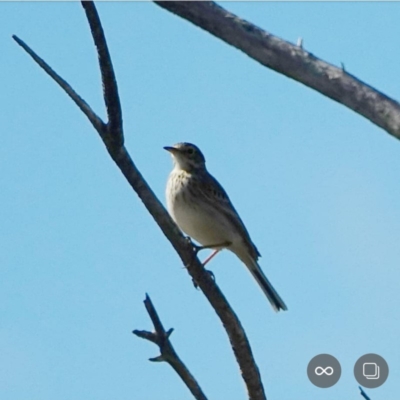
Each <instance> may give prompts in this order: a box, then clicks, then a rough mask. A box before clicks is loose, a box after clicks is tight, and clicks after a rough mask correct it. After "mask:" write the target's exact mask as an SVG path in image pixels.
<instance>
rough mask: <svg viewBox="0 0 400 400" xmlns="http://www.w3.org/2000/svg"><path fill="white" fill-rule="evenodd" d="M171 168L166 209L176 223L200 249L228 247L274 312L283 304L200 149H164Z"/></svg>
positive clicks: (184, 145)
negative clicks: (246, 269)
mask: <svg viewBox="0 0 400 400" xmlns="http://www.w3.org/2000/svg"><path fill="white" fill-rule="evenodd" d="M164 149H165V150H167V151H169V152H170V153H171V154H172V157H173V160H174V169H173V170H172V172H171V174H170V175H169V178H168V182H167V190H166V197H167V207H168V211H169V213H170V214H171V216H172V218H173V220H174V221H175V223H176V224H177V225H178V226H179V228H180V229H182V231H183V232H185V233H186V234H187V235H189V236H190V237H191V238H193V239H195V240H196V241H197V242H199V243H200V244H201V245H203V246H209V247H212V248H214V249H216V250H218V251H219V250H221V249H222V248H227V249H228V250H230V251H232V252H233V253H235V254H236V255H237V256H238V257H239V259H240V260H241V261H242V262H243V263H244V264H245V265H246V267H247V268H248V269H249V271H250V272H251V274H252V275H253V277H254V278H255V280H256V281H257V283H258V284H259V285H260V287H261V289H262V291H263V292H264V294H265V295H266V296H267V298H268V300H269V301H270V303H271V305H272V307H273V308H274V310H275V311H279V310H287V307H286V304H285V303H284V301H283V300H282V298H281V297H280V296H279V294H278V293H277V291H276V290H275V289H274V287H273V286H272V285H271V283H270V282H269V280H268V279H267V277H266V276H265V275H264V273H263V271H262V270H261V268H260V266H259V265H258V263H257V260H258V258H259V256H260V253H259V252H258V250H257V248H256V246H255V245H254V243H253V242H252V241H251V239H250V236H249V233H248V232H247V229H246V227H245V226H244V224H243V222H242V220H241V219H240V217H239V215H238V213H237V212H236V210H235V208H234V207H233V205H232V203H231V201H230V200H229V197H228V195H227V194H226V192H225V190H224V189H223V187H222V186H221V185H220V184H219V183H218V181H217V180H216V179H215V178H214V177H213V176H212V175H211V174H210V173H209V172H208V171H207V168H206V162H205V158H204V156H203V154H202V152H201V151H200V149H199V148H198V147H197V146H195V145H194V144H191V143H178V144H176V145H174V146H172V147H169V146H167V147H164Z"/></svg>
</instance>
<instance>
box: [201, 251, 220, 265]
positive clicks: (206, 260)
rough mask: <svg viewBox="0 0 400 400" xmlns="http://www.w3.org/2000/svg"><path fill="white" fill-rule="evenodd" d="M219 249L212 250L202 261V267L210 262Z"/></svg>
mask: <svg viewBox="0 0 400 400" xmlns="http://www.w3.org/2000/svg"><path fill="white" fill-rule="evenodd" d="M220 251H221V250H214V251H213V252H212V253H211V254H210V255H209V256H208V257H207V258H206V259H205V260H204V261H203V267H204V266H205V265H206V264H207V263H208V262H210V261H211V260H212V259H213V258H214V257H215V256H216V255H217V254H218V253H219V252H220Z"/></svg>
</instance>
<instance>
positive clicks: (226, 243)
mask: <svg viewBox="0 0 400 400" xmlns="http://www.w3.org/2000/svg"><path fill="white" fill-rule="evenodd" d="M186 239H187V240H188V242H189V243H190V244H191V245H192V246H193V260H194V258H195V257H196V256H197V254H198V253H199V251H201V250H205V249H215V248H216V247H217V249H216V250H214V252H213V253H212V254H211V255H210V256H209V257H207V258H206V260H205V261H204V262H202V266H203V267H204V266H205V265H206V264H207V263H208V262H210V261H211V260H212V259H213V258H214V257H215V256H216V255H217V254H218V253H219V252H220V251H221V249H218V247H229V246H230V245H231V244H232V242H228V241H227V242H222V243H217V244H209V245H207V246H198V245H197V244H194V243H193V241H192V239H191V238H190V237H189V236H187V238H186ZM204 270H205V271H206V272H207V273H208V274H209V275H210V277H211V278H212V279H213V280H215V275H214V273H213V272H212V271H209V270H207V269H205V268H204ZM193 285H194V287H195V288H196V289H197V288H198V284H197V283H196V282H195V281H194V280H193Z"/></svg>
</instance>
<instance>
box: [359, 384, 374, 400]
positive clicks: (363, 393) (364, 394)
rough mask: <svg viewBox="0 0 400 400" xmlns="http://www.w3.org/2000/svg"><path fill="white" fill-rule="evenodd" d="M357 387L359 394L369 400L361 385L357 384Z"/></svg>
mask: <svg viewBox="0 0 400 400" xmlns="http://www.w3.org/2000/svg"><path fill="white" fill-rule="evenodd" d="M358 388H359V389H360V394H361V396H362V397H364V399H365V400H371V399H370V398H369V397H368V396H367V394H366V393H365V392H364V389H363V388H362V387H361V386H359V387H358Z"/></svg>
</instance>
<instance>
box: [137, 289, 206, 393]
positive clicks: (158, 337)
mask: <svg viewBox="0 0 400 400" xmlns="http://www.w3.org/2000/svg"><path fill="white" fill-rule="evenodd" d="M144 305H145V307H146V310H147V312H148V314H149V316H150V318H151V321H152V322H153V326H154V332H148V331H140V330H137V329H135V330H134V331H133V333H134V334H135V335H136V336H138V337H140V338H142V339H146V340H149V341H150V342H152V343H155V344H156V345H157V346H158V348H159V349H160V355H159V356H157V357H153V358H150V359H149V360H150V361H155V362H160V361H164V362H167V363H168V364H169V365H170V366H171V367H172V368H173V369H174V370H175V372H176V373H177V374H178V375H179V376H180V378H181V379H182V381H183V382H184V383H185V385H186V386H187V387H188V389H189V390H190V391H191V393H192V394H193V396H194V397H195V399H197V400H207V397H206V396H205V394H204V393H203V391H202V389H201V387H200V386H199V384H198V383H197V381H196V379H195V378H194V376H193V375H192V374H191V373H190V371H189V370H188V369H187V368H186V365H185V364H184V363H183V362H182V360H181V359H180V358H179V356H178V355H177V354H176V351H175V349H174V348H173V346H172V344H171V341H170V340H169V337H170V336H171V333H172V332H173V328H171V329H168V331H165V329H164V326H163V324H162V322H161V320H160V317H159V316H158V314H157V311H156V309H155V307H154V305H153V303H152V301H151V299H150V297H149V295H147V294H146V299H145V300H144Z"/></svg>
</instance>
